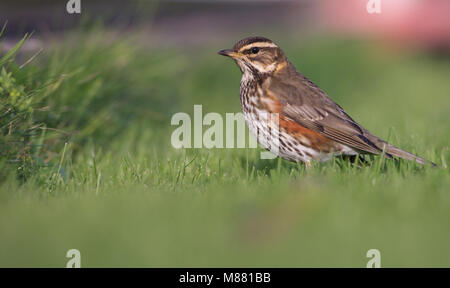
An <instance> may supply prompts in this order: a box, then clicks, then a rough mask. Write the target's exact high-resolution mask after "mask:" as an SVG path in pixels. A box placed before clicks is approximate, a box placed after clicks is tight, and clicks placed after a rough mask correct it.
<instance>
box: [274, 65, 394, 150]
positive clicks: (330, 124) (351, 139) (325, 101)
mask: <svg viewBox="0 0 450 288" xmlns="http://www.w3.org/2000/svg"><path fill="white" fill-rule="evenodd" d="M288 76H289V77H285V76H282V78H280V79H279V80H277V79H274V80H275V81H270V82H269V84H268V87H267V89H268V91H270V93H272V94H273V95H275V96H276V97H277V98H278V99H279V101H281V102H282V104H283V105H282V106H283V110H282V114H283V115H284V116H286V117H288V118H289V119H291V120H293V121H294V122H296V123H297V124H299V125H301V126H303V127H305V128H308V129H311V130H313V131H316V132H319V133H321V134H322V135H324V136H326V137H328V138H330V139H332V140H334V141H336V142H339V143H342V144H344V145H347V146H349V147H352V148H355V149H358V150H360V151H365V152H369V153H374V154H380V153H381V152H382V150H383V148H380V147H379V146H377V145H376V144H375V143H374V141H373V140H375V139H376V140H379V141H382V140H381V139H379V138H377V137H375V136H374V135H372V134H370V132H368V131H367V130H366V129H364V128H363V127H361V126H360V125H359V124H358V123H356V122H355V121H354V120H353V119H352V118H351V117H350V116H349V115H348V114H347V113H345V111H344V110H343V109H342V108H341V107H340V106H339V105H338V104H336V103H335V102H333V100H331V99H330V98H329V97H328V96H327V95H326V93H325V92H323V91H322V90H321V89H320V88H319V87H317V86H316V85H315V84H314V83H312V82H311V81H310V80H309V79H307V78H306V77H304V76H303V75H301V74H300V73H299V72H296V73H291V75H288ZM286 79H288V80H286ZM374 137H375V138H374ZM369 138H370V139H373V140H370V139H369ZM382 142H384V141H382ZM384 143H385V142H384Z"/></svg>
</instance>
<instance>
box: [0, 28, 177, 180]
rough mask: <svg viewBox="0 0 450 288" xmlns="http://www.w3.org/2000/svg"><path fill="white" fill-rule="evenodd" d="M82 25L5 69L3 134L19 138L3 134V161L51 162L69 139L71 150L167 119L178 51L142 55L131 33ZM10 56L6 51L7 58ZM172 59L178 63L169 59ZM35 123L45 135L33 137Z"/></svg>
mask: <svg viewBox="0 0 450 288" xmlns="http://www.w3.org/2000/svg"><path fill="white" fill-rule="evenodd" d="M85 32H86V31H83V32H75V33H73V34H69V36H67V38H65V39H64V40H63V41H62V42H61V43H62V44H61V45H57V46H55V47H50V48H49V50H48V51H46V53H43V54H42V55H39V57H38V59H37V60H35V62H36V63H35V64H32V65H27V66H26V67H25V68H24V69H21V68H19V67H17V65H15V64H14V65H11V66H12V67H11V69H10V70H11V72H6V70H5V68H3V71H2V74H1V78H0V79H2V80H1V81H2V82H1V83H0V84H1V85H2V86H1V87H2V88H1V89H2V90H0V91H1V95H2V107H1V112H2V114H1V115H3V116H2V118H1V119H2V120H1V121H2V122H1V124H2V133H3V135H5V136H6V135H14V136H15V137H16V138H17V137H19V136H20V137H21V138H20V139H19V140H20V141H18V140H17V139H18V138H17V139H16V140H15V141H13V140H12V139H13V138H11V137H12V136H11V137H3V138H2V146H4V147H7V148H6V149H3V150H4V151H3V154H2V155H4V156H3V157H5V158H6V159H7V160H8V163H10V162H11V161H14V162H20V165H19V166H20V170H23V169H24V167H25V166H27V167H29V168H31V167H33V166H35V165H36V164H39V163H40V164H44V163H46V165H48V164H52V163H53V164H55V163H57V160H58V157H59V156H60V152H61V151H62V148H63V147H64V145H65V143H67V142H70V143H71V145H70V147H69V149H70V151H69V153H70V154H73V153H77V152H78V151H79V149H80V148H81V147H83V145H84V144H86V143H87V142H88V141H90V140H94V142H95V143H98V144H99V145H108V143H110V141H111V140H112V139H115V138H116V137H120V136H121V135H123V134H124V132H125V131H126V130H127V129H129V125H131V123H133V122H134V121H136V120H138V119H142V118H143V117H144V118H145V119H147V120H149V121H148V122H147V124H148V126H147V127H149V128H151V127H152V126H153V127H158V126H160V124H161V123H167V121H169V120H168V119H169V115H170V114H171V113H170V112H171V107H173V105H171V103H173V102H176V99H175V97H176V95H177V94H176V93H173V91H174V89H177V87H176V86H174V85H172V81H173V78H172V77H176V75H177V74H178V73H179V72H180V69H183V67H184V65H183V63H185V62H184V61H183V56H181V55H180V56H177V57H172V56H171V57H169V53H168V52H161V53H158V54H151V55H145V53H146V51H145V50H144V49H142V48H141V49H138V48H137V47H136V46H135V45H134V39H132V38H131V37H124V38H122V39H117V37H118V36H117V35H105V37H106V38H109V39H108V40H106V41H105V38H102V39H99V38H98V37H97V35H98V33H101V32H100V31H98V30H96V29H95V28H91V29H90V30H89V32H86V33H85ZM24 41H25V38H24V39H23V40H22V41H21V42H20V43H19V44H18V45H16V47H14V49H13V50H14V52H17V51H18V49H19V48H20V46H21V45H22V44H23V42H24ZM13 55H14V53H11V55H8V54H7V55H6V56H5V59H6V57H8V59H9V58H11V57H12V56H13ZM149 56H150V57H149ZM2 60H3V59H2ZM175 61H176V62H177V65H173V64H171V63H173V62H175ZM5 62H6V61H5ZM8 63H9V62H8ZM9 64H11V63H9ZM167 76H169V77H167ZM16 79H17V80H16ZM20 83H21V84H20ZM25 86H26V87H27V92H26V93H25V92H24V87H25ZM161 87H164V89H161ZM36 105H39V109H36ZM8 117H9V118H8ZM7 121H8V122H7ZM19 122H20V123H19ZM36 123H39V124H36ZM13 124H14V125H13ZM38 128H39V129H40V130H42V131H45V138H42V137H38V138H36V137H35V138H32V137H31V136H36V135H37V134H36V133H37V132H36V133H31V132H32V131H34V130H36V129H38ZM40 135H44V134H42V133H41V134H40ZM33 139H34V142H33ZM36 141H37V142H40V144H39V146H40V147H41V146H42V147H41V149H40V151H39V153H34V156H35V158H34V159H32V158H31V156H30V153H32V149H30V147H34V146H36V145H37V144H36V143H35V142H36ZM36 147H37V146H36ZM11 155H16V156H14V157H12V158H11ZM36 157H37V158H36ZM40 157H42V158H40ZM33 160H34V161H33ZM36 160H39V161H36ZM5 171H6V170H5ZM28 174H29V173H28ZM23 176H24V175H23Z"/></svg>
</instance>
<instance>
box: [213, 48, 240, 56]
mask: <svg viewBox="0 0 450 288" xmlns="http://www.w3.org/2000/svg"><path fill="white" fill-rule="evenodd" d="M217 53H218V54H219V55H223V56H227V57H231V58H236V57H238V56H239V54H238V53H236V51H234V50H233V49H225V50H220V51H219V52H217Z"/></svg>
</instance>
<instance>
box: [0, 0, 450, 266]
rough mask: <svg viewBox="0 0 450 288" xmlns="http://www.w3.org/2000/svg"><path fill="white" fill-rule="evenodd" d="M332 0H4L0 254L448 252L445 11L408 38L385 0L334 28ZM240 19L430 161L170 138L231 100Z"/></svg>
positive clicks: (34, 258)
mask: <svg viewBox="0 0 450 288" xmlns="http://www.w3.org/2000/svg"><path fill="white" fill-rule="evenodd" d="M406 2H407V1H406ZM406 2H405V3H406ZM429 2H433V4H434V5H436V4H439V3H441V1H429ZM330 3H331V2H330V1H281V2H277V1H273V2H272V1H263V2H260V1H236V2H234V1H233V3H228V2H227V1H197V2H196V1H159V2H154V1H129V2H127V4H126V5H125V4H123V3H121V2H119V1H100V0H99V1H89V2H87V1H83V0H82V13H81V14H80V15H69V14H67V13H66V11H65V1H39V3H35V1H5V2H4V1H2V3H1V4H0V11H1V12H0V24H1V25H2V26H3V23H6V21H8V23H7V24H6V25H5V29H3V33H1V34H2V35H1V38H0V53H1V54H0V64H1V66H2V70H3V71H4V72H1V73H0V97H1V98H0V99H1V102H0V103H1V106H0V117H1V118H0V127H1V130H0V131H1V140H0V148H1V149H0V153H1V154H0V157H1V158H0V266H1V267H11V266H13V267H64V266H65V264H66V262H67V261H68V260H69V259H67V258H66V257H65V255H66V252H67V250H69V249H72V248H75V249H78V250H80V252H81V259H82V264H81V265H82V267H117V266H118V267H189V266H195V267H211V266H212V267H253V266H256V267H310V266H313V267H365V265H366V263H367V261H368V260H369V259H368V258H366V252H367V251H368V250H369V249H372V248H376V249H379V250H380V252H381V261H382V266H384V267H392V266H393V267H402V266H414V267H416V266H426V267H436V266H439V267H442V266H449V264H450V246H449V245H448V243H449V242H450V230H449V228H448V219H450V210H449V207H450V206H449V204H450V197H449V188H448V187H450V173H449V168H448V166H447V163H448V160H449V159H450V157H449V154H448V143H449V140H450V132H449V129H448V127H450V119H449V117H448V115H449V111H450V98H449V91H450V82H449V81H448V79H450V57H449V55H450V48H449V47H450V46H448V38H449V35H450V34H446V33H447V32H446V31H447V30H446V29H440V28H439V29H438V28H433V27H442V25H444V26H443V27H444V28H446V27H447V26H445V25H446V24H445V23H439V25H438V26H433V25H431V26H430V25H428V26H430V27H432V28H430V31H428V30H426V29H425V28H423V29H417V31H419V32H415V33H422V34H423V35H425V34H426V35H431V34H433V35H434V34H436V33H438V34H439V37H422V36H423V35H422V34H421V35H422V36H421V37H419V36H420V35H414V34H413V35H412V36H417V37H412V36H411V35H410V34H408V33H410V32H409V31H406V30H402V29H396V27H397V26H395V25H400V26H401V23H403V22H401V21H400V20H401V19H402V17H405V15H403V16H401V15H398V16H395V15H394V16H392V15H391V14H390V13H389V6H386V7H385V8H384V9H385V10H384V12H386V14H382V15H387V16H386V17H388V16H389V15H391V17H394V19H398V22H399V23H400V24H398V23H397V24H395V23H394V24H392V23H391V22H389V23H391V24H390V25H392V26H391V29H390V30H389V31H391V32H392V31H398V33H381V32H380V30H379V29H378V28H376V27H384V26H379V25H380V24H379V23H377V22H373V23H372V22H369V23H371V24H370V25H369V26H368V27H365V28H364V29H359V28H360V24H358V23H362V22H355V21H351V20H352V19H347V20H346V21H348V22H349V23H353V24H352V25H353V26H352V27H347V26H346V25H338V24H339V23H341V22H340V21H342V20H339V19H341V18H339V17H338V16H339V15H340V14H339V13H341V12H339V11H338V10H333V11H335V14H333V15H334V16H336V17H335V18H333V17H332V16H330V14H328V12H327V11H329V9H330V7H333V6H329V5H330ZM342 3H345V5H347V6H345V5H344V4H343V6H344V8H345V7H347V8H348V9H350V8H352V7H353V8H354V7H356V8H355V9H356V10H357V11H360V10H358V9H359V8H361V7H360V6H354V5H355V1H343V2H342ZM358 7H359V8H358ZM357 8H358V9H357ZM409 8H411V7H409ZM348 9H347V10H348ZM362 9H363V10H362V14H361V15H363V16H364V17H372V16H374V15H369V14H367V13H366V11H365V10H364V7H363V8H362ZM344 10H345V9H344ZM347 10H345V11H347ZM430 11H431V10H430ZM384 12H383V13H384ZM444 12H445V11H444ZM430 13H438V12H430ZM366 14H367V15H366ZM361 15H359V16H358V15H356V16H358V17H362V16H361ZM356 16H355V17H356ZM431 16H432V15H431ZM383 17H384V16H383ZM432 18H433V17H431V18H430V19H432ZM435 18H436V19H438V18H439V17H435ZM355 19H359V18H355ZM409 21H411V20H409ZM344 22H345V21H344ZM345 23H347V22H345ZM382 23H386V22H382ZM341 24H342V23H341ZM361 25H362V24H361ZM377 25H378V26H377ZM383 25H386V24H383ZM416 25H419V27H421V26H420V25H425V24H423V23H420V22H417V24H416ZM425 26H426V25H425ZM428 26H427V27H428ZM449 27H450V26H449ZM382 30H383V29H382ZM427 31H428V32H427ZM27 33H28V34H27ZM30 33H33V34H32V35H31V36H30ZM25 35H26V36H25ZM251 35H262V36H266V37H269V38H271V39H272V40H274V41H276V42H277V43H278V44H279V45H280V46H281V47H282V48H283V50H284V51H285V53H286V54H287V55H288V57H289V59H290V60H291V62H292V63H294V65H295V66H296V67H297V68H298V69H299V70H300V71H301V72H302V73H303V74H305V75H306V76H308V77H309V78H310V79H311V80H312V81H314V82H315V83H316V84H318V85H319V86H320V87H321V88H323V89H324V90H325V91H326V92H327V93H328V94H329V95H330V97H331V98H333V99H334V100H335V101H336V102H337V103H339V104H340V105H341V106H343V107H344V108H345V109H346V111H347V112H348V113H349V114H350V115H352V116H353V118H355V120H357V121H358V122H360V123H361V124H362V125H363V126H365V127H366V128H367V129H369V130H370V131H371V132H373V133H374V134H376V135H378V136H380V137H381V138H384V139H386V140H388V141H390V142H391V143H392V144H394V145H396V146H399V147H401V148H403V149H405V150H408V151H410V152H413V153H417V154H418V155H421V156H422V157H424V158H427V159H429V160H432V161H434V162H435V163H437V164H438V165H439V168H436V169H432V168H430V167H422V166H420V165H417V164H415V163H411V162H407V161H399V162H394V161H390V160H384V159H381V158H379V157H375V158H368V160H369V162H371V165H369V166H367V167H363V168H357V167H354V166H352V165H350V163H348V162H346V161H344V160H342V159H336V160H335V161H331V162H328V163H315V164H314V167H313V168H312V169H310V170H306V169H305V168H304V166H303V165H301V164H294V163H290V162H287V161H285V160H282V159H274V160H260V159H259V152H260V151H261V150H260V149H211V150H208V149H180V150H177V149H174V148H173V147H172V145H171V143H170V137H171V134H172V132H173V131H174V129H175V128H176V127H175V126H171V125H170V119H171V117H172V115H173V114H174V113H176V112H186V113H188V114H192V113H193V105H194V104H202V105H203V114H206V113H208V112H218V113H220V114H221V115H225V113H236V112H240V111H241V108H240V103H239V80H240V71H239V69H238V68H237V66H236V65H235V64H234V63H233V62H232V61H230V60H229V59H225V58H223V57H220V56H218V55H217V54H216V52H217V51H218V50H220V49H224V48H229V47H231V46H232V45H234V43H235V42H236V41H237V40H239V39H241V38H243V37H246V36H251ZM24 36H25V38H24ZM21 39H23V41H22V42H21ZM412 39H413V40H412ZM205 129H206V127H204V130H205Z"/></svg>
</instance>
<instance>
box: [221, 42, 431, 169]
mask: <svg viewBox="0 0 450 288" xmlns="http://www.w3.org/2000/svg"><path fill="white" fill-rule="evenodd" d="M218 53H219V54H220V55H224V56H228V57H231V58H233V59H234V60H235V61H236V63H237V65H238V66H239V68H240V70H241V72H242V79H241V86H240V94H241V95H240V96H241V97H240V100H241V105H242V109H243V112H244V118H245V120H246V123H247V125H248V127H249V129H250V131H251V132H252V133H253V134H254V135H255V136H256V138H257V139H258V142H259V143H260V144H261V145H262V146H263V147H264V148H266V149H268V150H270V151H271V152H273V153H275V154H276V155H278V156H281V157H282V158H285V159H288V160H291V161H296V162H305V163H306V164H307V165H309V164H310V162H311V160H319V161H326V160H329V159H331V158H332V157H333V156H335V155H345V156H350V157H358V155H359V154H365V153H368V154H382V155H384V156H385V157H388V158H393V157H400V158H403V159H408V160H414V161H416V162H418V163H420V164H425V163H426V162H428V161H426V160H424V159H422V158H420V157H418V156H416V155H414V154H411V153H409V152H406V151H403V150H401V149H399V148H397V147H395V146H392V145H390V144H389V143H387V142H386V141H383V140H381V139H380V138H378V137H377V136H375V135H373V134H372V133H370V132H369V131H368V130H366V129H365V128H364V127H362V126H361V125H359V124H358V123H357V122H356V121H355V120H353V119H352V118H351V117H350V116H349V115H348V114H347V113H346V112H345V111H344V109H342V107H340V106H339V105H338V104H336V103H335V102H334V101H333V100H331V99H330V98H329V97H328V95H327V94H326V93H325V92H324V91H322V90H321V89H320V88H319V87H318V86H317V85H315V84H314V83H313V82H311V81H310V80H309V79H308V78H306V77H305V76H303V75H302V74H301V73H300V72H298V71H297V70H296V69H295V67H294V65H292V63H291V62H289V60H288V59H287V57H286V56H285V54H284V52H283V51H282V50H281V49H280V47H278V45H276V44H275V43H274V42H272V41H271V40H269V39H267V38H264V37H249V38H245V39H242V40H240V41H239V42H237V43H236V45H234V47H233V49H227V50H221V51H219V52H218ZM264 115H277V119H276V122H275V121H273V118H274V117H271V116H268V117H267V116H264ZM431 164H432V165H435V164H434V163H431Z"/></svg>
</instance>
